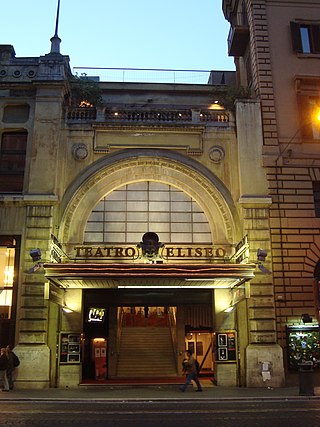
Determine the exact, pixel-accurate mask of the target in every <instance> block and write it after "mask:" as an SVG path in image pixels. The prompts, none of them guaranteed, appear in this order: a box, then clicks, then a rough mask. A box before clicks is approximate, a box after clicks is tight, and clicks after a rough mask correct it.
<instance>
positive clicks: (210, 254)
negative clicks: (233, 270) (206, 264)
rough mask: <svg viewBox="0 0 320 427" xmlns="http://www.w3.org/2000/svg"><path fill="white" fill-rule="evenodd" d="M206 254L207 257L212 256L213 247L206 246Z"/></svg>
mask: <svg viewBox="0 0 320 427" xmlns="http://www.w3.org/2000/svg"><path fill="white" fill-rule="evenodd" d="M206 256H207V257H208V258H212V257H213V249H212V248H206Z"/></svg>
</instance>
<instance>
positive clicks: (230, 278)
mask: <svg viewBox="0 0 320 427" xmlns="http://www.w3.org/2000/svg"><path fill="white" fill-rule="evenodd" d="M255 268H256V266H255V264H125V263H123V264H103V263H46V264H44V270H45V276H46V277H47V278H48V279H49V280H50V281H51V282H53V283H55V284H56V285H58V286H60V287H63V288H82V289H87V288H91V289H94V288H97V289H101V288H106V289H110V288H112V289H114V288H132V287H133V288H136V287H137V288H138V287H141V288H142V287H153V288H167V287H170V288H182V287H185V288H188V287H189V288H190V287H193V288H195V287H199V288H203V287H206V288H233V287H236V286H240V285H241V284H243V283H245V282H246V281H248V280H250V279H252V278H253V277H254V270H255Z"/></svg>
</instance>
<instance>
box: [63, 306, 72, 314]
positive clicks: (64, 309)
mask: <svg viewBox="0 0 320 427" xmlns="http://www.w3.org/2000/svg"><path fill="white" fill-rule="evenodd" d="M62 311H63V312H64V313H72V310H71V308H69V307H67V306H66V305H64V306H63V307H62Z"/></svg>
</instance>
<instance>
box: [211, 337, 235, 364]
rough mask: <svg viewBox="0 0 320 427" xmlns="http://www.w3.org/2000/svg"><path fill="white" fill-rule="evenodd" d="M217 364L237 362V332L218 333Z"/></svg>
mask: <svg viewBox="0 0 320 427" xmlns="http://www.w3.org/2000/svg"><path fill="white" fill-rule="evenodd" d="M216 359H217V362H236V361H237V343H236V333H235V331H227V332H218V333H217V335H216Z"/></svg>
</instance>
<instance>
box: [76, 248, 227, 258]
mask: <svg viewBox="0 0 320 427" xmlns="http://www.w3.org/2000/svg"><path fill="white" fill-rule="evenodd" d="M74 250H75V258H78V259H88V258H100V259H101V258H104V259H115V258H122V259H123V258H127V259H138V258H140V257H141V250H140V249H139V247H136V246H86V245H83V246H75V247H74ZM230 250H231V246H230V245H229V246H227V245H226V246H225V247H222V246H213V245H203V246H187V245H181V246H169V245H166V246H165V247H164V248H162V249H161V250H160V253H159V258H161V259H165V260H167V259H186V260H187V259H195V258H196V259H200V258H202V259H210V260H213V259H220V261H221V259H224V258H226V257H228V256H230V254H228V252H230Z"/></svg>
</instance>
